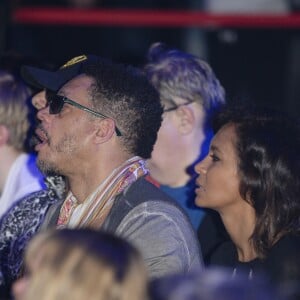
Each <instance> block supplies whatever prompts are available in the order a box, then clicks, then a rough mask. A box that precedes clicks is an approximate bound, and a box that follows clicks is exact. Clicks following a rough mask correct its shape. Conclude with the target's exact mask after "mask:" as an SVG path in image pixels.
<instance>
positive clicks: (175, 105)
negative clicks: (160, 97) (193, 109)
mask: <svg viewBox="0 0 300 300" xmlns="http://www.w3.org/2000/svg"><path fill="white" fill-rule="evenodd" d="M172 102H173V101H172ZM193 102H195V100H192V101H188V102H185V103H182V104H175V102H173V103H174V106H171V107H169V108H165V109H164V112H169V111H172V110H176V109H178V108H179V107H180V106H184V105H188V104H191V103H193Z"/></svg>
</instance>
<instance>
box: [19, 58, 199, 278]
mask: <svg viewBox="0 0 300 300" xmlns="http://www.w3.org/2000/svg"><path fill="white" fill-rule="evenodd" d="M23 77H24V78H25V79H26V80H27V81H28V82H29V83H31V84H33V85H35V86H37V87H40V88H44V89H46V99H47V103H46V106H45V107H42V108H41V109H40V110H39V111H38V113H37V118H38V119H39V121H40V124H39V126H38V128H37V130H36V135H37V145H36V147H35V149H36V151H37V152H38V165H39V168H40V169H41V170H42V171H43V172H44V174H46V175H49V174H53V173H55V174H60V175H62V176H65V178H66V180H67V182H68V187H69V193H68V195H67V196H66V198H65V199H64V200H63V201H61V202H59V203H57V204H55V205H53V206H51V207H50V209H49V211H48V212H47V215H46V216H45V221H44V222H43V224H42V229H46V228H49V227H55V228H66V227H67V228H74V227H92V228H96V229H102V230H105V231H108V232H112V233H116V234H117V235H119V236H122V237H124V238H126V239H128V240H129V241H131V242H132V243H133V244H134V245H135V246H136V247H137V248H138V249H139V251H140V252H141V254H142V256H143V258H144V259H145V262H146V265H147V267H148V270H149V273H150V276H153V277H157V276H161V275H164V274H167V273H172V272H178V271H183V272H189V271H190V270H191V269H194V268H196V269H199V268H201V257H200V254H199V253H200V252H199V247H198V241H197V239H196V237H195V235H194V232H193V230H192V226H191V224H190V223H189V221H188V219H187V217H186V216H185V214H184V213H183V212H182V211H181V210H180V209H179V208H178V207H177V206H176V205H174V204H173V202H172V201H170V199H169V198H168V197H167V196H166V195H165V194H164V193H163V192H161V191H160V190H159V189H158V188H157V187H156V186H155V185H153V184H152V183H151V182H150V181H149V180H148V176H147V175H148V170H147V168H146V167H145V159H147V158H149V157H150V154H151V152H152V149H153V144H154V142H155V140H156V136H157V131H158V129H159V127H160V124H161V114H162V107H161V104H160V100H159V96H158V94H157V92H156V91H155V89H154V88H153V87H152V86H151V84H150V83H149V81H148V80H147V78H146V77H145V76H144V75H143V74H142V73H141V72H140V71H139V70H138V69H136V68H133V67H130V66H125V65H121V64H116V63H113V62H111V61H108V60H105V59H102V58H100V57H96V56H93V55H88V56H86V55H82V56H79V57H75V58H73V59H72V60H70V61H68V62H67V63H66V64H64V66H62V67H61V68H60V69H59V70H58V71H56V72H51V71H47V70H43V69H38V68H34V67H29V66H27V67H24V69H23Z"/></svg>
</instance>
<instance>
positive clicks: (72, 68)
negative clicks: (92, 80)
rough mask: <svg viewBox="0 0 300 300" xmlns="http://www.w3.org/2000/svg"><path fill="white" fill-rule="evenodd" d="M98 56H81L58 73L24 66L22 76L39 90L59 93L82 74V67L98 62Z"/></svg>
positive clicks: (69, 61)
mask: <svg viewBox="0 0 300 300" xmlns="http://www.w3.org/2000/svg"><path fill="white" fill-rule="evenodd" d="M99 59H100V57H98V56H96V55H80V56H76V57H74V58H72V59H70V60H68V61H67V62H66V63H65V64H63V65H62V66H61V67H60V68H59V69H58V70H57V71H49V70H45V69H40V68H36V67H32V66H23V67H22V68H21V76H22V78H23V79H24V80H25V82H27V83H28V84H29V85H32V86H34V87H36V88H39V89H48V90H51V91H54V92H56V91H58V90H59V89H60V88H61V87H62V86H63V85H64V84H65V83H67V82H68V81H69V80H71V79H72V78H74V77H75V76H77V75H79V74H81V73H82V67H83V66H84V65H87V64H89V63H93V62H96V61H97V60H99Z"/></svg>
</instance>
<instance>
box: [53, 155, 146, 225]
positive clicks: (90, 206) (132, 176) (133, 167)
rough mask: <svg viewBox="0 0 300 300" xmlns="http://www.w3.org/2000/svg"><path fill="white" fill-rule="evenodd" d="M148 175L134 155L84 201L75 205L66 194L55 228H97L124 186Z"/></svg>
mask: <svg viewBox="0 0 300 300" xmlns="http://www.w3.org/2000/svg"><path fill="white" fill-rule="evenodd" d="M147 173H148V170H147V169H146V167H145V161H144V160H143V159H141V158H140V157H138V156H135V157H133V158H131V159H129V160H127V161H126V162H125V163H123V164H122V165H121V166H119V167H118V168H116V169H115V170H114V171H113V172H112V173H111V174H110V176H109V177H108V178H107V179H106V180H105V181H104V182H102V183H101V184H100V185H99V187H98V188H97V189H96V190H95V191H94V192H93V193H92V194H91V195H90V196H88V198H87V199H86V200H85V201H84V203H82V204H80V205H78V202H77V200H76V198H75V197H74V195H73V194H72V192H69V193H68V195H67V198H66V200H65V202H64V204H63V205H62V207H61V210H60V214H59V218H58V222H57V228H64V227H92V228H95V229H99V228H100V227H101V225H102V224H103V222H104V220H105V218H106V216H107V215H108V213H109V212H110V209H111V207H112V205H113V203H114V199H115V197H116V196H117V195H118V194H120V193H121V192H122V191H123V190H124V189H125V188H126V187H127V186H129V185H130V184H132V183H133V182H135V181H136V180H137V179H138V178H140V177H141V176H144V175H146V174H147Z"/></svg>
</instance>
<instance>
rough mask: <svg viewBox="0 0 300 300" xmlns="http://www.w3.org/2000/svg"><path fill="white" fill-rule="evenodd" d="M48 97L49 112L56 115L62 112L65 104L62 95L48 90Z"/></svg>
mask: <svg viewBox="0 0 300 300" xmlns="http://www.w3.org/2000/svg"><path fill="white" fill-rule="evenodd" d="M46 99H47V101H48V104H49V112H50V114H52V115H56V114H58V113H60V111H61V110H62V108H63V106H64V101H63V99H62V97H61V96H59V95H57V94H55V93H54V92H51V91H47V92H46Z"/></svg>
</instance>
